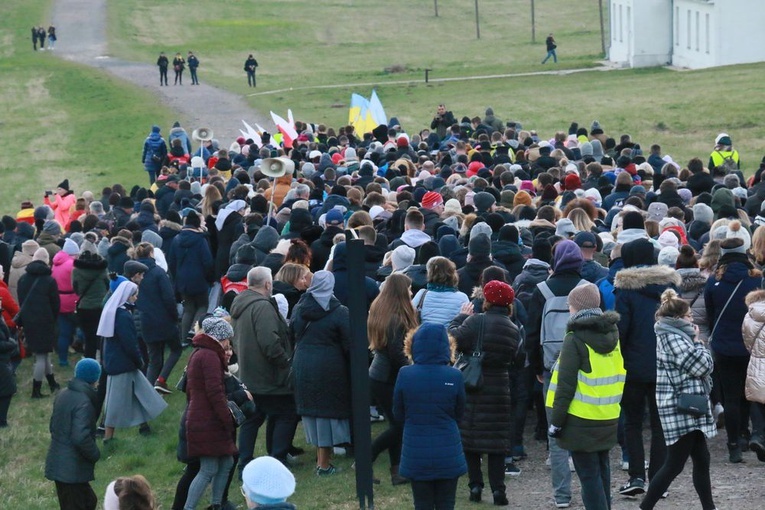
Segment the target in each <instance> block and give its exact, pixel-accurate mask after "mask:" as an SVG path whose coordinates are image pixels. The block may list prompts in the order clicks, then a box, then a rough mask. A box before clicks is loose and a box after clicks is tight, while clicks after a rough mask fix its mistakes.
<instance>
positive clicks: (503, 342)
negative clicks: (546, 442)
mask: <svg viewBox="0 0 765 510" xmlns="http://www.w3.org/2000/svg"><path fill="white" fill-rule="evenodd" d="M481 323H483V341H482V344H483V346H482V352H483V353H484V355H483V364H482V373H483V387H482V388H481V390H480V391H479V392H476V393H468V394H467V404H466V407H465V414H464V416H463V418H462V422H461V423H460V433H461V435H462V447H463V449H464V450H465V451H466V452H474V453H497V454H506V453H507V452H508V451H510V426H511V418H510V415H511V413H510V377H509V375H508V371H509V369H510V365H511V363H512V361H513V359H514V358H515V353H516V350H517V348H518V343H519V341H520V333H519V331H518V328H517V327H516V325H515V324H513V321H512V320H511V319H510V317H509V316H508V315H507V309H506V308H505V309H503V308H499V307H493V308H491V309H489V310H488V311H486V312H485V313H482V314H478V315H472V316H468V315H465V314H459V315H458V316H457V317H455V318H454V320H452V322H451V324H449V334H450V335H451V336H453V337H454V339H455V340H456V341H457V350H458V351H459V352H462V353H465V354H470V353H472V352H474V350H475V349H476V345H477V342H478V338H479V336H480V335H481V333H480V332H481Z"/></svg>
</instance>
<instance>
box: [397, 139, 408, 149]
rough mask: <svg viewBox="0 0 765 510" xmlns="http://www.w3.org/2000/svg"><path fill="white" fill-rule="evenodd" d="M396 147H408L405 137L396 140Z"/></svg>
mask: <svg viewBox="0 0 765 510" xmlns="http://www.w3.org/2000/svg"><path fill="white" fill-rule="evenodd" d="M396 146H397V147H409V140H407V139H406V137H405V136H399V137H398V139H396Z"/></svg>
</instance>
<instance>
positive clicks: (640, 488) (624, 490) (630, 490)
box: [619, 478, 645, 497]
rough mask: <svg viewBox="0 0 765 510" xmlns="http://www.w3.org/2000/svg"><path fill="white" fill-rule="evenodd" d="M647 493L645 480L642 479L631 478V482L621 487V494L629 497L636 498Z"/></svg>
mask: <svg viewBox="0 0 765 510" xmlns="http://www.w3.org/2000/svg"><path fill="white" fill-rule="evenodd" d="M644 492H645V480H643V479H642V478H631V479H630V481H628V482H627V483H625V484H624V485H622V486H621V487H619V494H621V495H622V496H627V497H634V496H638V495H640V494H643V493H644Z"/></svg>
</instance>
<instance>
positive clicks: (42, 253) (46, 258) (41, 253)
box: [32, 248, 50, 264]
mask: <svg viewBox="0 0 765 510" xmlns="http://www.w3.org/2000/svg"><path fill="white" fill-rule="evenodd" d="M32 260H33V261H34V260H41V261H43V262H45V263H46V264H50V255H48V250H46V249H45V248H37V251H35V254H34V255H33V256H32Z"/></svg>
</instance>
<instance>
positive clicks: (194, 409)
mask: <svg viewBox="0 0 765 510" xmlns="http://www.w3.org/2000/svg"><path fill="white" fill-rule="evenodd" d="M193 342H194V346H195V347H197V350H195V351H194V353H193V354H192V355H191V358H190V359H189V365H188V368H187V370H186V399H187V401H188V410H187V411H186V442H187V445H188V446H187V448H188V455H189V457H221V456H224V455H234V454H236V452H237V450H236V444H235V443H234V439H233V438H234V419H233V417H232V416H231V412H230V411H229V410H228V405H227V398H226V388H225V382H224V380H223V377H224V371H225V368H226V361H225V354H224V352H223V347H222V346H221V345H220V343H218V342H217V341H216V340H215V339H213V338H211V337H209V336H207V335H205V334H201V333H200V334H199V335H197V336H195V337H194V341H193Z"/></svg>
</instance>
